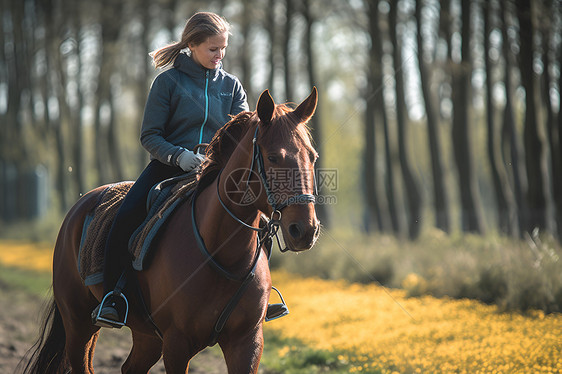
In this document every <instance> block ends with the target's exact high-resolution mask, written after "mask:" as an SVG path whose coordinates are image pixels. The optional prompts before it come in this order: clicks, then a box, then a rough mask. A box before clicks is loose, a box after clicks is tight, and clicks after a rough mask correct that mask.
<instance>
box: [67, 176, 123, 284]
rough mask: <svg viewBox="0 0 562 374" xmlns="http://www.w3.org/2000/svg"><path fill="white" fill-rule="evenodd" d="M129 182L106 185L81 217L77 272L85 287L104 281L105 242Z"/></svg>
mask: <svg viewBox="0 0 562 374" xmlns="http://www.w3.org/2000/svg"><path fill="white" fill-rule="evenodd" d="M132 185H133V182H122V183H116V184H113V185H111V186H108V187H107V188H106V189H105V190H104V191H103V192H102V194H101V195H100V197H99V199H98V202H97V204H96V207H95V208H94V209H92V211H90V213H88V215H87V216H86V219H85V220H84V225H83V226H82V238H81V240H80V249H79V251H78V271H79V273H80V276H81V277H82V279H83V280H84V284H85V285H86V286H90V285H93V284H98V283H101V282H102V281H103V261H104V259H103V257H104V249H105V241H106V238H107V235H108V234H109V230H110V229H111V225H112V224H113V219H114V218H115V215H116V214H117V211H118V210H119V207H120V206H121V203H122V202H123V199H124V198H125V195H126V194H127V192H128V191H129V189H130V188H131V186H132Z"/></svg>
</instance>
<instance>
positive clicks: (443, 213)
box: [415, 0, 451, 233]
mask: <svg viewBox="0 0 562 374" xmlns="http://www.w3.org/2000/svg"><path fill="white" fill-rule="evenodd" d="M415 18H416V20H417V34H416V35H417V44H418V66H419V70H420V81H421V89H422V94H423V98H424V103H425V113H426V119H427V137H428V142H429V152H430V156H431V172H432V177H433V206H434V209H435V226H436V227H437V228H439V229H441V230H443V231H445V232H447V233H448V232H450V229H451V228H450V222H449V221H450V219H449V203H448V197H447V189H446V188H445V175H444V172H443V161H442V159H441V141H440V139H439V116H438V114H437V110H436V108H435V104H434V100H433V95H432V93H431V88H430V87H431V79H430V73H429V69H428V68H427V66H426V63H425V61H424V50H423V38H422V25H421V21H422V1H421V0H418V1H416V16H415Z"/></svg>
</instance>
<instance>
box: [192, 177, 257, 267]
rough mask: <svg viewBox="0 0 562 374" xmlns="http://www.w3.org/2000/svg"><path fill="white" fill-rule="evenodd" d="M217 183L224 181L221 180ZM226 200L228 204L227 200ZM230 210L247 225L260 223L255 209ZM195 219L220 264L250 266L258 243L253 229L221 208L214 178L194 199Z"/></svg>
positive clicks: (208, 247) (210, 250)
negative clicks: (195, 201) (195, 200)
mask: <svg viewBox="0 0 562 374" xmlns="http://www.w3.org/2000/svg"><path fill="white" fill-rule="evenodd" d="M223 174H224V173H223ZM223 178H224V176H223ZM220 183H221V184H224V179H221V181H220ZM221 187H222V186H219V188H221ZM223 200H224V199H223ZM225 203H226V204H227V206H228V204H229V202H228V201H226V202H225ZM233 211H234V212H235V214H236V215H237V217H239V218H240V219H241V220H243V221H244V222H246V223H247V224H249V225H252V226H254V227H257V226H258V225H259V212H258V211H257V210H255V208H253V207H251V206H249V207H243V208H242V207H235V208H233ZM196 220H197V225H198V227H199V231H200V233H201V236H202V238H203V241H204V242H205V245H206V246H207V249H208V251H209V252H210V253H211V254H213V256H214V257H215V259H216V260H217V261H218V262H219V263H220V264H221V265H222V266H224V267H226V268H236V269H238V268H244V267H249V266H250V265H251V262H252V259H253V257H254V254H255V251H256V246H257V242H256V240H257V235H256V232H255V231H253V230H250V229H249V228H247V227H244V226H243V225H242V224H241V223H239V222H237V221H236V220H234V218H232V217H231V216H230V215H229V213H228V212H227V211H226V210H225V209H224V207H223V206H222V205H221V203H220V201H219V198H218V196H217V180H215V181H213V183H211V184H210V185H209V186H208V187H207V188H206V189H205V190H203V191H202V192H201V194H200V195H199V197H198V198H197V203H196ZM240 270H242V269H240Z"/></svg>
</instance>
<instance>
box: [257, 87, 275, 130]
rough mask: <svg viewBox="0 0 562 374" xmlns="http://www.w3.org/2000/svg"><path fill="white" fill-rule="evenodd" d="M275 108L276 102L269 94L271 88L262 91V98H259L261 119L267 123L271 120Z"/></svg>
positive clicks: (259, 115)
mask: <svg viewBox="0 0 562 374" xmlns="http://www.w3.org/2000/svg"><path fill="white" fill-rule="evenodd" d="M274 110H275V103H274V102H273V98H272V97H271V95H270V94H269V90H265V91H263V92H262V93H261V95H260V98H259V99H258V109H257V111H258V117H259V119H260V121H261V122H262V123H263V124H264V125H267V124H269V122H271V118H272V117H273V111H274Z"/></svg>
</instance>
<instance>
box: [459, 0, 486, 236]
mask: <svg viewBox="0 0 562 374" xmlns="http://www.w3.org/2000/svg"><path fill="white" fill-rule="evenodd" d="M461 3H462V29H461V37H462V44H461V56H462V61H461V62H460V63H459V64H455V63H452V64H451V65H452V67H453V71H452V80H453V93H452V99H453V126H452V141H453V153H454V158H455V163H456V165H457V171H458V176H459V188H460V199H461V209H462V213H461V214H462V216H461V225H462V229H463V231H467V232H475V233H479V234H483V233H484V223H483V214H482V208H481V204H480V198H479V194H478V184H477V180H476V177H475V174H474V166H473V161H472V137H471V135H472V134H471V132H470V131H469V123H471V120H470V115H471V110H470V107H471V104H470V103H471V99H472V96H471V95H472V92H471V82H470V77H471V74H472V62H471V58H470V48H469V44H470V1H469V0H462V1H461Z"/></svg>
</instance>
